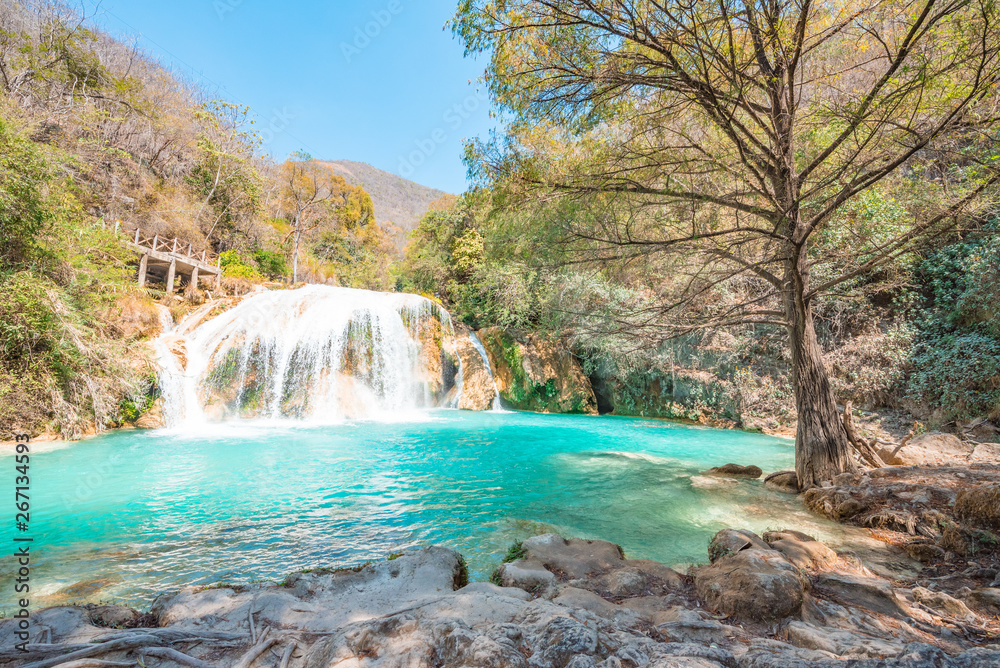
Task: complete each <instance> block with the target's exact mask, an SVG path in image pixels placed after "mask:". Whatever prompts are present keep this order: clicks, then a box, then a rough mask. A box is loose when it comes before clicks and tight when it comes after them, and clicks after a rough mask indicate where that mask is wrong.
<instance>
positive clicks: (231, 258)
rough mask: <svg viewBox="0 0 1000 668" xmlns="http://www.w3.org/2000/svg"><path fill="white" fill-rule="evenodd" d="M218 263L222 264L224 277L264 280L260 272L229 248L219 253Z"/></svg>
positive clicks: (252, 280) (251, 280)
mask: <svg viewBox="0 0 1000 668" xmlns="http://www.w3.org/2000/svg"><path fill="white" fill-rule="evenodd" d="M219 263H220V264H221V265H222V275H223V276H225V277H228V278H235V279H242V280H244V281H250V282H255V281H262V280H264V277H263V276H262V275H261V273H260V272H259V271H257V269H255V268H254V267H252V266H250V265H249V264H247V262H246V261H245V260H244V259H243V258H242V257H241V256H240V254H239V253H237V252H236V251H233V250H229V251H224V252H222V253H220V254H219Z"/></svg>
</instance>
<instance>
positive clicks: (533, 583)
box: [495, 559, 556, 592]
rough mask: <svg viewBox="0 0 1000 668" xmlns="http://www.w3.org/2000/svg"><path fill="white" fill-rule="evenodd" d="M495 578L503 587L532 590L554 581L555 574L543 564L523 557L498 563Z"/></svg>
mask: <svg viewBox="0 0 1000 668" xmlns="http://www.w3.org/2000/svg"><path fill="white" fill-rule="evenodd" d="M495 579H496V580H498V581H499V582H500V584H501V585H503V586H504V587H517V588H518V589H523V590H524V591H527V592H534V591H536V590H538V589H540V588H544V587H546V586H548V585H551V584H555V583H556V576H555V574H554V573H552V572H551V571H549V570H548V569H546V568H545V566H543V565H542V564H540V563H538V562H534V561H527V560H525V559H518V560H517V561H512V562H510V563H507V564H500V567H499V568H498V569H497V570H496V573H495Z"/></svg>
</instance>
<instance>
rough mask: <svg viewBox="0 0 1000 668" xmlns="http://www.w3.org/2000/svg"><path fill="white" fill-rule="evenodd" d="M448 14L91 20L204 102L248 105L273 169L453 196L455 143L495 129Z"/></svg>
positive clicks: (138, 9) (238, 2)
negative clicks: (364, 172) (292, 161)
mask: <svg viewBox="0 0 1000 668" xmlns="http://www.w3.org/2000/svg"><path fill="white" fill-rule="evenodd" d="M456 4H457V0H419V1H418V0H355V1H348V0H326V1H324V0H298V1H295V2H278V1H276V0H170V1H164V0H102V1H101V2H100V5H99V6H97V7H96V12H97V14H96V16H95V17H94V19H95V21H96V22H97V23H98V24H99V25H100V26H102V27H103V28H105V29H106V30H108V31H109V32H111V33H112V34H115V35H118V36H123V37H129V36H131V37H138V38H139V40H140V46H141V48H142V49H143V50H145V51H146V52H147V53H149V54H151V55H153V56H154V57H156V58H157V59H158V60H160V61H161V62H162V63H164V64H166V65H168V66H170V67H171V68H172V69H174V70H176V71H177V72H179V73H183V74H184V75H185V76H186V77H187V78H188V79H189V80H191V81H195V82H198V83H199V84H200V85H201V86H203V87H204V88H205V89H206V90H207V91H209V94H210V95H211V96H212V97H219V98H225V99H227V100H229V101H231V102H237V103H241V104H246V105H249V106H250V107H251V108H252V109H253V111H254V112H255V114H256V116H257V123H258V129H259V131H260V132H261V134H262V135H263V137H264V139H265V142H266V143H265V146H264V149H265V150H266V151H267V152H269V153H270V154H271V155H273V156H274V157H275V158H276V159H279V160H280V159H283V158H284V157H286V156H287V155H288V154H289V153H291V152H292V151H297V150H305V151H307V152H308V153H310V154H312V155H313V156H314V157H316V158H323V159H329V160H337V159H347V160H357V161H360V162H367V163H370V164H372V165H374V166H375V167H378V168H380V169H384V170H386V171H390V172H394V173H396V174H400V175H402V176H405V177H406V178H409V179H412V180H414V181H416V182H418V183H422V184H424V185H428V186H432V187H435V188H440V189H442V190H445V191H448V192H452V193H460V192H462V191H463V190H464V189H465V185H466V180H465V167H464V165H463V164H462V160H461V155H462V144H463V140H464V139H465V138H467V137H475V136H477V135H484V134H485V133H486V132H487V131H488V129H489V127H490V125H491V123H490V119H489V104H488V101H487V98H486V95H485V92H483V91H481V90H480V87H479V86H478V85H477V79H478V77H479V76H480V75H481V74H482V70H483V66H484V62H483V61H482V59H480V60H479V61H476V60H472V59H469V58H465V57H464V56H463V48H462V45H461V43H460V42H459V41H458V40H456V39H455V38H454V37H452V34H451V32H450V31H444V30H442V28H443V26H444V24H445V22H446V21H447V20H448V19H449V18H451V16H452V14H453V12H454V9H455V6H456ZM94 6H95V0H91V2H90V7H92V8H93V7H94ZM470 80H471V83H470Z"/></svg>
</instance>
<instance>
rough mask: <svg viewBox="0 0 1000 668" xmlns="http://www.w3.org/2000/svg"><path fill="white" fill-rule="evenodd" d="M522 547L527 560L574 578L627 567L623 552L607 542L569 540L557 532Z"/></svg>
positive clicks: (537, 537)
mask: <svg viewBox="0 0 1000 668" xmlns="http://www.w3.org/2000/svg"><path fill="white" fill-rule="evenodd" d="M521 546H522V548H523V549H524V553H525V555H526V560H528V561H533V562H535V563H538V564H545V565H547V566H549V567H550V568H552V569H554V570H557V571H559V572H560V573H564V574H565V575H566V576H567V577H568V578H571V579H577V578H584V577H586V576H588V575H593V574H596V573H604V572H607V571H610V570H615V569H618V568H622V567H624V566H625V553H624V552H622V549H621V548H620V547H619V546H617V545H615V544H614V543H609V542H607V541H604V540H580V539H576V538H573V539H569V540H567V539H565V538H563V537H562V536H558V535H556V534H554V533H547V534H543V535H541V536H535V537H534V538H529V539H528V540H526V541H524V542H523V543H522V544H521ZM515 563H517V562H515Z"/></svg>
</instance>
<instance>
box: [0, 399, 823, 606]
mask: <svg viewBox="0 0 1000 668" xmlns="http://www.w3.org/2000/svg"><path fill="white" fill-rule="evenodd" d="M404 417H405V419H404V420H401V421H399V422H395V423H385V422H378V423H376V422H357V423H345V424H342V425H334V426H323V427H308V426H303V425H301V424H295V423H283V424H270V425H269V424H260V423H229V424H225V425H218V426H212V427H207V428H200V429H199V430H198V431H196V432H185V431H159V432H134V431H133V432H117V433H113V434H109V435H107V436H104V437H100V438H96V439H93V440H89V441H85V442H82V443H79V444H77V445H74V446H72V447H69V448H65V449H60V450H54V451H51V452H45V453H41V454H37V455H35V456H34V457H33V460H32V534H33V535H34V538H35V543H34V557H35V562H34V566H33V574H32V577H33V579H34V582H35V583H36V584H39V585H41V589H40V591H39V590H36V593H41V594H42V595H43V596H44V599H43V600H44V601H45V602H48V603H59V602H67V601H80V600H91V601H98V600H104V601H108V600H115V601H123V602H127V603H130V604H133V605H139V606H141V605H143V604H146V603H148V602H149V601H150V600H151V599H152V597H153V596H154V595H155V594H156V593H158V592H161V591H163V590H164V589H168V588H171V587H177V586H180V585H183V584H209V583H214V582H218V581H227V582H246V581H250V580H253V579H280V578H282V577H284V576H285V575H286V574H288V573H290V572H293V571H296V570H300V569H304V568H310V567H316V566H344V565H352V564H356V563H359V562H363V561H366V560H374V559H382V558H384V557H385V556H386V555H387V554H389V553H391V552H393V551H396V550H399V549H402V548H405V547H408V546H412V545H425V544H432V543H433V544H441V545H447V546H450V547H454V548H455V549H458V550H459V551H461V552H462V553H463V554H464V555H465V556H466V558H467V559H468V562H469V566H470V571H471V575H472V577H473V579H485V578H487V577H489V573H490V572H491V571H492V569H493V568H495V566H496V565H497V564H498V563H499V561H500V559H501V558H502V556H503V554H504V553H505V552H506V550H507V547H508V546H509V545H510V543H511V542H512V541H513V540H515V539H523V538H526V537H528V536H531V535H535V534H537V533H540V532H543V531H557V532H559V533H562V534H563V535H566V536H576V537H583V538H601V539H605V540H611V541H614V542H617V543H620V544H621V545H622V546H623V547H624V549H625V551H626V553H627V555H628V556H629V557H630V558H639V557H644V558H650V559H656V560H658V561H662V562H666V563H668V564H677V563H690V562H702V561H705V560H706V546H707V542H708V540H709V538H710V537H711V536H712V535H713V534H714V533H715V532H716V531H718V530H719V529H721V528H724V527H727V526H740V527H751V528H755V529H758V530H763V529H765V528H769V527H770V528H777V527H779V526H782V525H784V524H786V523H788V520H789V518H792V517H797V520H796V521H795V522H794V524H795V525H796V526H799V527H801V526H802V523H803V522H804V521H805V520H806V517H807V515H806V514H805V513H804V512H803V511H802V509H801V506H800V505H799V504H797V502H796V501H795V500H794V497H788V496H783V495H779V494H776V493H773V492H770V491H768V490H766V489H765V488H764V487H763V485H762V483H761V482H760V481H753V482H745V481H744V482H734V481H726V480H720V479H716V478H707V477H702V476H699V475H698V473H699V471H703V470H704V469H706V468H708V467H710V466H715V465H719V464H725V463H727V462H736V463H741V464H757V465H758V466H760V467H761V468H763V469H764V470H765V471H773V470H778V469H782V468H789V467H791V466H792V464H793V459H794V453H793V447H792V444H791V442H790V441H786V440H783V439H777V438H772V437H768V436H762V435H756V434H747V433H743V432H738V431H721V430H713V429H705V428H699V427H688V426H683V425H678V424H672V423H668V422H660V421H650V420H638V419H628V418H616V417H599V418H598V417H585V416H548V415H535V414H528V413H503V414H497V413H468V412H459V411H444V410H442V411H432V412H428V413H423V414H420V415H418V416H414V415H410V416H404ZM8 464H10V465H11V466H12V459H10V458H8V457H0V465H2V466H4V467H7V465H8ZM9 505H11V504H5V507H3V508H2V509H0V522H6V524H5V526H11V525H12V523H13V514H12V512H10V511H11V510H12V509H11V508H9V507H7V506H9ZM813 529H814V530H816V527H815V523H813ZM818 531H819V533H820V534H821V535H822V533H823V527H822V526H820V527H819V528H818ZM9 564H10V560H4V562H3V563H2V564H0V569H2V570H0V587H2V588H4V589H6V588H7V587H9V586H10V578H11V577H12V573H11V571H10V570H9V568H10V567H9Z"/></svg>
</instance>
